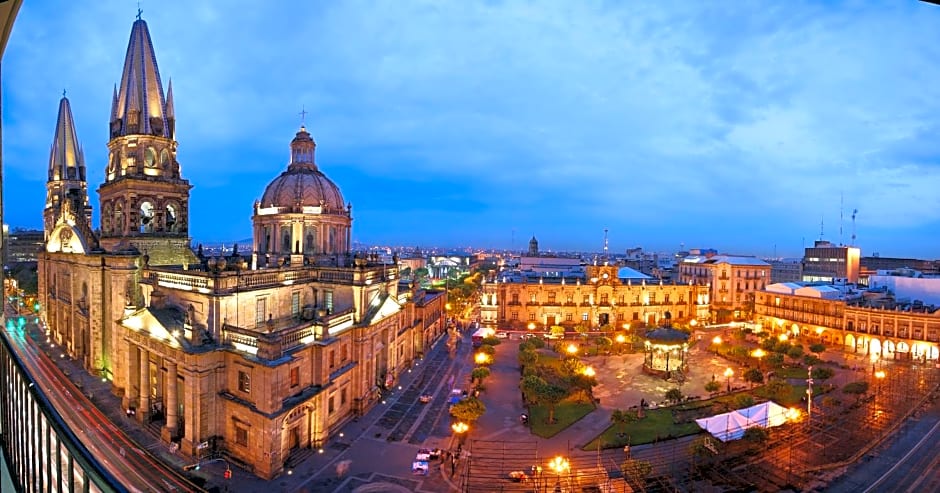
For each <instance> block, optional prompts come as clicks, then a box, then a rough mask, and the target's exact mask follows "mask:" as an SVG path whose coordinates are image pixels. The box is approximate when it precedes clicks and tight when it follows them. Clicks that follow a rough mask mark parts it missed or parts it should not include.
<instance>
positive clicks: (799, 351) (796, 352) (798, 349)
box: [787, 346, 803, 359]
mask: <svg viewBox="0 0 940 493" xmlns="http://www.w3.org/2000/svg"><path fill="white" fill-rule="evenodd" d="M787 356H789V357H790V359H800V357H801V356H803V346H793V347H791V348H790V349H789V350H788V351H787Z"/></svg>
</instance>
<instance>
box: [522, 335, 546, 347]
mask: <svg viewBox="0 0 940 493" xmlns="http://www.w3.org/2000/svg"><path fill="white" fill-rule="evenodd" d="M526 342H527V343H528V344H531V345H532V347H534V348H535V349H542V348H544V347H545V341H543V340H542V339H539V338H538V337H530V338H529V340H528V341H526Z"/></svg>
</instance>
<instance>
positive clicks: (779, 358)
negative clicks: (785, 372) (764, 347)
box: [767, 353, 783, 368]
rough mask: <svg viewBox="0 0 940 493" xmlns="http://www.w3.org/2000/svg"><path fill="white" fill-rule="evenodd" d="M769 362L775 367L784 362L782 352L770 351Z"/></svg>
mask: <svg viewBox="0 0 940 493" xmlns="http://www.w3.org/2000/svg"><path fill="white" fill-rule="evenodd" d="M767 364H768V365H770V366H771V367H773V368H776V367H779V366H780V365H782V364H783V355H782V354H780V353H770V354H768V355H767Z"/></svg>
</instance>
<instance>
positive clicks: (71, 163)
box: [43, 94, 92, 241]
mask: <svg viewBox="0 0 940 493" xmlns="http://www.w3.org/2000/svg"><path fill="white" fill-rule="evenodd" d="M62 222H65V223H68V224H69V225H70V226H73V227H75V228H76V230H78V231H79V232H81V234H82V235H83V236H85V237H86V238H85V240H86V241H91V240H92V238H91V236H92V233H91V205H89V204H88V183H87V182H86V181H85V155H84V153H83V152H82V147H81V145H80V144H79V143H78V135H77V134H76V132H75V121H74V119H73V118H72V107H71V105H70V104H69V100H68V98H66V97H65V95H64V94H63V96H62V99H61V100H60V101H59V117H58V119H57V120H56V124H55V138H54V139H53V141H52V149H51V151H50V152H49V176H48V178H47V181H46V207H45V209H43V232H44V233H45V239H46V240H47V241H48V240H49V237H50V235H51V234H52V231H53V229H55V227H56V225H57V224H59V223H62Z"/></svg>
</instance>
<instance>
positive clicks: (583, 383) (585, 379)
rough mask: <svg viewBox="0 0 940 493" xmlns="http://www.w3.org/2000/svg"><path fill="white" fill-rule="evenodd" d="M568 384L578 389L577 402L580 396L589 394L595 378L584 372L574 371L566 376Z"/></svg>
mask: <svg viewBox="0 0 940 493" xmlns="http://www.w3.org/2000/svg"><path fill="white" fill-rule="evenodd" d="M568 385H569V386H570V387H571V388H572V389H574V390H576V391H578V402H582V397H587V396H589V395H591V389H592V388H594V386H595V385H597V379H596V378H594V377H589V376H587V375H585V374H584V373H575V374H572V375H571V377H569V378H568Z"/></svg>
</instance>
